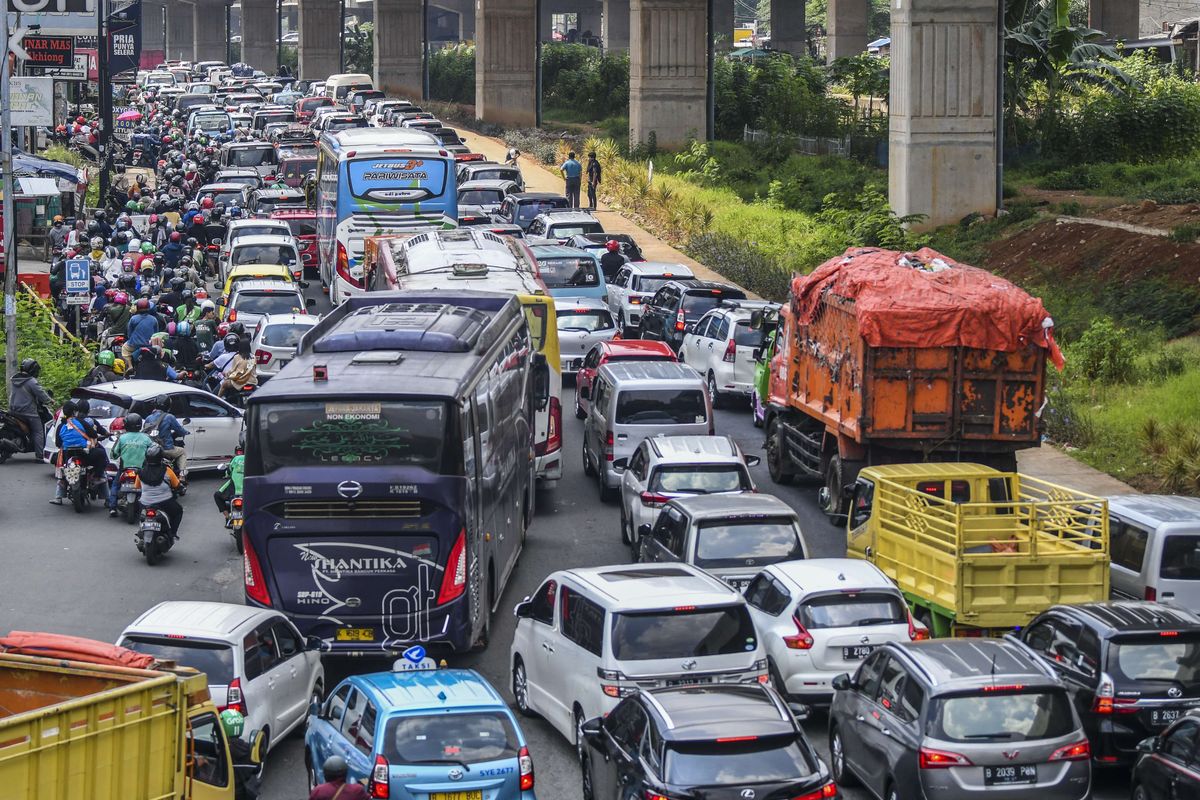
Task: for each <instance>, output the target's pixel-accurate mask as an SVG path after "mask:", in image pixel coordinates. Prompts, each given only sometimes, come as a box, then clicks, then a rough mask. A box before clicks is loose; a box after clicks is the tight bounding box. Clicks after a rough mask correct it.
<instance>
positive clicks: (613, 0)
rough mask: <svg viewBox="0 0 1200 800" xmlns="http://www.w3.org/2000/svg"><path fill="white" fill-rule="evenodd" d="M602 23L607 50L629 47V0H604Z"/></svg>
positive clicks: (602, 36)
mask: <svg viewBox="0 0 1200 800" xmlns="http://www.w3.org/2000/svg"><path fill="white" fill-rule="evenodd" d="M602 13H603V15H604V18H603V20H602V21H601V23H600V27H601V34H600V35H601V38H603V40H604V49H605V50H606V51H613V50H628V49H629V0H604V3H603V12H602Z"/></svg>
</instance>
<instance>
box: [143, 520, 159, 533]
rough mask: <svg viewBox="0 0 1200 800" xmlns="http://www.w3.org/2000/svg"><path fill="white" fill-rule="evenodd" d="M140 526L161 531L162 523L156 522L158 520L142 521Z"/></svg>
mask: <svg viewBox="0 0 1200 800" xmlns="http://www.w3.org/2000/svg"><path fill="white" fill-rule="evenodd" d="M142 527H143V528H145V529H146V530H151V531H161V530H162V524H161V523H158V522H143V523H142Z"/></svg>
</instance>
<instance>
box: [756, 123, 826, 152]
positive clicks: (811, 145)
mask: <svg viewBox="0 0 1200 800" xmlns="http://www.w3.org/2000/svg"><path fill="white" fill-rule="evenodd" d="M742 141H744V142H754V143H756V144H766V143H767V142H771V141H785V142H788V143H789V144H791V145H792V146H793V147H795V148H796V149H797V150H798V151H799V152H801V153H804V154H805V155H809V156H841V157H843V158H849V157H850V137H849V136H843V137H841V138H840V139H835V138H832V137H828V136H785V135H779V134H773V133H769V132H768V131H756V130H754V129H752V128H751V127H750V126H749V125H746V126H743V128H742Z"/></svg>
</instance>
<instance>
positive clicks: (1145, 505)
mask: <svg viewBox="0 0 1200 800" xmlns="http://www.w3.org/2000/svg"><path fill="white" fill-rule="evenodd" d="M1108 527H1109V530H1108V536H1109V542H1110V548H1109V552H1110V553H1111V555H1112V567H1111V570H1112V573H1111V574H1112V580H1111V582H1110V583H1111V588H1112V595H1113V597H1114V598H1117V599H1120V600H1129V599H1132V600H1157V601H1158V602H1160V603H1165V604H1166V605H1169V606H1175V607H1177V608H1186V609H1189V610H1195V609H1196V608H1200V498H1197V497H1179V496H1175V495H1152V494H1131V495H1119V496H1116V497H1110V498H1108Z"/></svg>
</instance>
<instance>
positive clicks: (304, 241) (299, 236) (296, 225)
mask: <svg viewBox="0 0 1200 800" xmlns="http://www.w3.org/2000/svg"><path fill="white" fill-rule="evenodd" d="M271 219H281V220H283V221H284V222H286V223H287V224H288V227H289V228H291V229H292V236H295V237H296V241H297V242H298V244H299V247H300V262H301V264H302V265H303V266H304V276H305V277H306V278H315V277H316V276H317V212H316V211H312V210H309V209H306V208H281V209H280V210H278V211H272V212H271Z"/></svg>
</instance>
